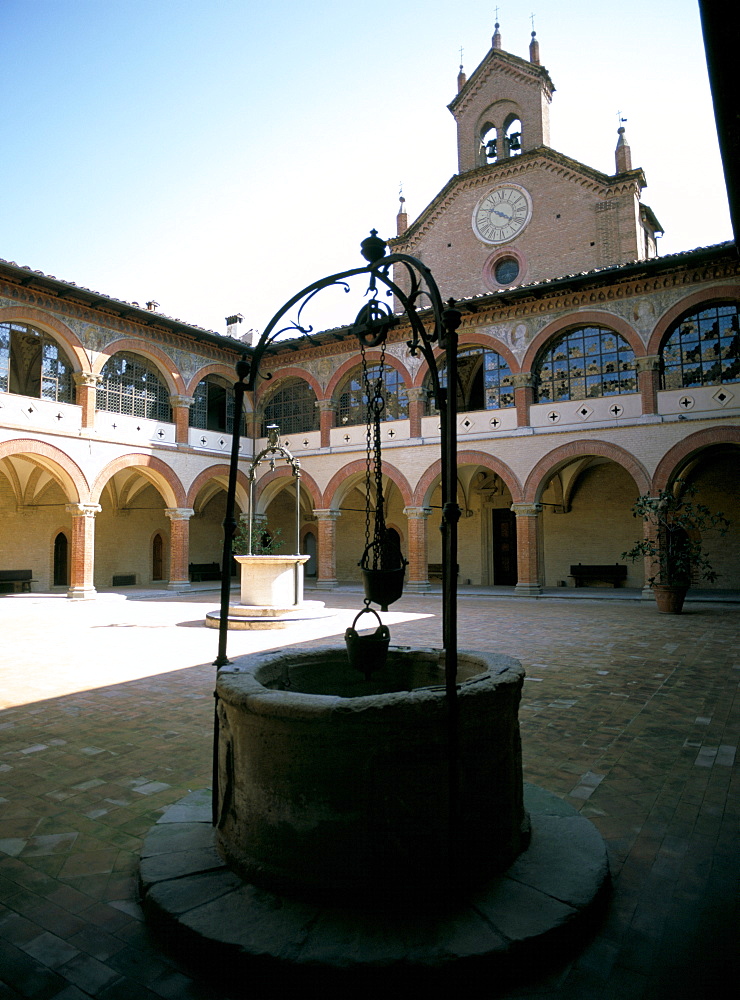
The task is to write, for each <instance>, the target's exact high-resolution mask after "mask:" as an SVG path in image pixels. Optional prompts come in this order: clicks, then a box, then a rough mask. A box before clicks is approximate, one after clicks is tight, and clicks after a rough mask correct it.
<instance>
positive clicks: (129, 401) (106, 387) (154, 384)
mask: <svg viewBox="0 0 740 1000" xmlns="http://www.w3.org/2000/svg"><path fill="white" fill-rule="evenodd" d="M101 375H102V381H101V383H100V385H99V386H98V388H97V391H96V394H95V405H96V407H97V409H99V410H107V411H108V412H109V413H124V414H128V415H129V416H132V417H143V418H145V419H147V420H159V421H163V422H168V423H169V422H171V421H172V410H171V407H170V393H169V389H168V388H167V386H166V385H165V384H164V383H163V382H162V381H161V380H160V376H159V372H158V371H157V369H156V368H155V367H154V365H153V364H152V363H151V362H148V361H147V360H146V358H142V357H141V356H140V355H138V354H129V353H127V352H125V351H122V352H121V353H120V354H114V355H113V357H112V358H109V359H108V361H106V363H105V365H104V366H103V370H102V372H101Z"/></svg>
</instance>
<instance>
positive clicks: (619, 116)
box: [617, 111, 627, 126]
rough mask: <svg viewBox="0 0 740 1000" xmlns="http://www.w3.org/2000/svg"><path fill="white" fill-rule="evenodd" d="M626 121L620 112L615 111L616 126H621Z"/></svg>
mask: <svg viewBox="0 0 740 1000" xmlns="http://www.w3.org/2000/svg"><path fill="white" fill-rule="evenodd" d="M626 121H627V119H626V118H623V117H622V112H621V111H617V126H619V125H621V124H622V122H626Z"/></svg>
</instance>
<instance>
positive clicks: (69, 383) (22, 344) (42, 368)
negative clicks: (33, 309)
mask: <svg viewBox="0 0 740 1000" xmlns="http://www.w3.org/2000/svg"><path fill="white" fill-rule="evenodd" d="M72 371H73V369H72V365H71V364H70V362H69V359H68V358H67V356H66V354H65V353H64V349H63V348H62V347H61V346H60V345H59V344H58V343H57V342H56V340H54V338H53V337H50V336H49V335H48V334H46V333H44V332H43V331H42V330H37V329H35V327H32V326H26V325H25V324H23V323H0V392H15V393H18V394H19V395H22V396H33V397H35V398H36V399H50V400H52V401H53V402H55V403H73V402H74V399H75V389H74V378H73V375H72Z"/></svg>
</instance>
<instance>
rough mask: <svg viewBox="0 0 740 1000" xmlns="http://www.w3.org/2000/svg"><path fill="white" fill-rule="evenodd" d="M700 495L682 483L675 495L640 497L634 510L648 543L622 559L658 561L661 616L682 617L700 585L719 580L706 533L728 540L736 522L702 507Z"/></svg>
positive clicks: (655, 583) (654, 580)
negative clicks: (694, 584) (694, 587)
mask: <svg viewBox="0 0 740 1000" xmlns="http://www.w3.org/2000/svg"><path fill="white" fill-rule="evenodd" d="M696 494H697V489H696V486H694V485H693V483H686V482H684V481H683V480H680V479H679V480H676V483H675V485H674V487H673V488H672V489H668V490H661V491H660V493H658V494H657V495H656V496H651V495H650V494H649V493H645V494H644V495H643V496H641V497H638V498H637V500H636V501H635V504H634V506H633V508H632V516H633V517H639V518H642V520H643V522H644V523H645V524H647V525H649V526H650V530H649V531H648V533H647V537H643V538H641V539H640V540H639V541H637V542H635V544H634V545H633V546H632V548H631V549H630V550H629V551H628V552H623V553H622V559H631V560H632V561H633V562H634V561H635V560H636V559H639V558H641V557H642V558H644V557H648V558H649V559H650V560H651V561H652V565H653V568H654V573H653V575H652V576H651V577H648V583H649V584H650V586H651V587H652V588H653V593H654V594H655V600H656V603H657V606H658V611H661V612H667V613H669V614H679V613H680V612H681V609H682V607H683V602H684V598H685V597H686V592H687V591H688V589H689V587H690V586H691V583H692V582H693V581H694V580H696V579H703V580H707V581H708V582H709V583H713V582H714V581H715V580H716V579H717V575H718V574H717V573H716V572H715V570H714V569H712V566H711V563H710V561H709V557H708V555H707V553H706V552H705V551H704V549H703V547H702V541H701V537H700V536H701V534H702V533H703V532H706V531H718V532H719V534H721V535H724V534H725V533H726V531H727V529H728V528H729V527H730V522H729V521H728V520H727V518H726V517H725V516H724V515H723V514H721V513H718V514H713V513H712V512H711V511H710V510H709V508H708V507H707V506H706V505H705V504H702V503H697V502H696V500H695V497H696Z"/></svg>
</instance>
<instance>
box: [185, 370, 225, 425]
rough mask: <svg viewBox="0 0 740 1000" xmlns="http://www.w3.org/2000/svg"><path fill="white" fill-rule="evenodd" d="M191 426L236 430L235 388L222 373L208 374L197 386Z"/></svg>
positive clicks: (191, 413)
mask: <svg viewBox="0 0 740 1000" xmlns="http://www.w3.org/2000/svg"><path fill="white" fill-rule="evenodd" d="M190 426H191V427H197V428H199V429H200V430H204V431H223V432H224V433H226V434H231V433H232V431H233V430H234V390H233V388H232V387H231V386H230V385H229V384H228V382H227V381H226V379H224V378H221V376H220V375H206V377H205V378H204V379H201V380H200V382H199V383H198V384H197V386H196V387H195V392H194V393H193V405H192V406H191V407H190Z"/></svg>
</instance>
